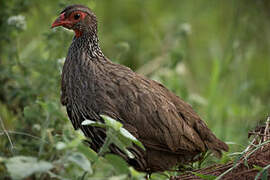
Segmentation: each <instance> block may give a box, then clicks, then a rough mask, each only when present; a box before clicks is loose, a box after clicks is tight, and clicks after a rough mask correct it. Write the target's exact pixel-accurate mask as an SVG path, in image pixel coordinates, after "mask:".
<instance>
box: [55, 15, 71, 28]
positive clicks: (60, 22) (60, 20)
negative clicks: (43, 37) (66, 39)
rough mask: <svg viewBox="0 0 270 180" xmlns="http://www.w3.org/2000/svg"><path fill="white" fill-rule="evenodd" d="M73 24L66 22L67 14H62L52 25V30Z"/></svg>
mask: <svg viewBox="0 0 270 180" xmlns="http://www.w3.org/2000/svg"><path fill="white" fill-rule="evenodd" d="M70 23H71V22H70V21H68V20H65V13H62V14H60V16H59V17H58V18H57V19H56V20H55V21H54V22H53V23H52V26H51V28H55V27H57V26H64V25H67V24H70Z"/></svg>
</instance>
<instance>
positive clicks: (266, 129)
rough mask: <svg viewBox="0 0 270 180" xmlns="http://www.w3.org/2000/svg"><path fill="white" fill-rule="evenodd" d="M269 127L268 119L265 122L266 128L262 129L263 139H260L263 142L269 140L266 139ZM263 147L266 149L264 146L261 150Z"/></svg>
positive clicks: (269, 120)
mask: <svg viewBox="0 0 270 180" xmlns="http://www.w3.org/2000/svg"><path fill="white" fill-rule="evenodd" d="M269 126H270V117H268V118H267V120H266V126H265V129H264V137H263V138H262V141H263V142H265V141H267V140H268V139H270V138H269V137H267V136H268V135H269ZM264 147H266V146H263V147H262V150H263V149H264Z"/></svg>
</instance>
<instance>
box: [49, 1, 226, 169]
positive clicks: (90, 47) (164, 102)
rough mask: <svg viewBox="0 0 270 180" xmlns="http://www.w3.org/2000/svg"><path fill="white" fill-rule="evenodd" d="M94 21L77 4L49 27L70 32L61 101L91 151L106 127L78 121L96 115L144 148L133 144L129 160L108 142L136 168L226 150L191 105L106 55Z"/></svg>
mask: <svg viewBox="0 0 270 180" xmlns="http://www.w3.org/2000/svg"><path fill="white" fill-rule="evenodd" d="M97 25H98V22H97V17H96V15H95V14H94V12H93V11H92V10H91V9H89V8H88V7H86V6H84V5H79V4H74V5H69V6H67V7H66V8H64V10H63V11H62V12H61V13H60V15H59V17H58V18H57V19H56V20H55V21H54V22H53V23H52V25H51V28H55V27H58V26H62V27H64V28H67V29H70V30H73V31H74V33H75V35H74V37H73V40H72V43H71V45H70V47H69V49H68V53H67V57H66V59H65V63H64V65H63V70H62V75H61V103H62V105H63V106H65V107H66V111H67V115H68V117H69V119H70V121H71V123H72V125H73V127H74V129H75V130H78V129H80V130H81V131H82V132H83V133H84V135H85V136H86V137H87V138H90V139H91V142H90V147H91V148H92V149H93V150H94V151H96V152H98V151H99V150H100V148H101V147H102V145H103V143H104V141H105V138H106V129H104V128H101V127H94V126H83V125H82V122H83V121H84V120H86V119H89V120H92V121H96V122H103V119H102V117H101V115H106V116H109V117H111V118H113V119H115V120H117V121H119V122H121V123H122V124H123V127H124V128H125V129H126V130H128V131H129V132H130V133H131V134H132V135H133V136H134V137H136V138H137V139H138V140H139V141H140V142H141V143H142V144H143V146H144V147H145V150H143V149H142V148H141V147H138V146H137V145H135V144H133V145H132V147H130V148H129V151H130V152H131V153H132V154H133V156H134V157H133V158H131V157H129V156H128V155H127V154H125V153H124V152H123V151H121V150H120V149H119V148H118V147H117V146H116V145H114V144H112V145H110V153H113V154H117V155H119V156H121V157H122V158H123V159H124V160H125V161H126V162H127V163H128V164H129V165H130V166H133V167H134V168H135V169H136V170H138V171H142V172H150V173H152V172H160V171H165V170H170V169H172V168H173V167H176V166H177V165H185V164H188V163H192V162H196V161H198V160H199V158H201V157H202V154H204V153H206V152H208V151H210V152H213V154H214V155H215V156H217V157H221V155H222V152H223V151H228V146H227V144H226V143H224V142H223V141H221V140H220V139H218V138H217V137H216V136H215V135H214V134H213V133H212V132H211V130H210V129H209V128H208V127H207V125H206V123H205V122H204V121H203V120H202V119H201V118H200V117H199V116H198V115H197V114H196V112H195V111H194V110H193V109H192V107H191V105H189V104H188V103H186V102H184V101H183V100H182V99H181V98H180V97H178V96H177V95H175V94H174V93H173V92H171V91H170V90H168V89H167V88H166V87H165V86H163V85H162V84H161V83H159V82H157V81H154V80H151V79H148V78H147V77H145V76H143V75H140V74H137V73H136V72H134V71H132V70H131V69H130V68H128V67H126V66H124V65H120V64H117V63H114V62H112V61H111V60H110V59H109V58H107V57H106V56H105V55H104V53H103V52H102V50H101V48H100V45H99V40H98V35H97V30H98V29H97Z"/></svg>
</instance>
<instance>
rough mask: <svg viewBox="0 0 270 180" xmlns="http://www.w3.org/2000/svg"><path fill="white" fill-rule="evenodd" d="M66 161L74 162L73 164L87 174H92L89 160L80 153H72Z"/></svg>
mask: <svg viewBox="0 0 270 180" xmlns="http://www.w3.org/2000/svg"><path fill="white" fill-rule="evenodd" d="M68 160H69V161H71V162H74V163H75V164H77V165H78V166H79V167H81V168H82V169H83V170H84V171H87V172H89V173H92V172H93V171H92V168H91V164H90V162H89V160H88V159H87V158H86V157H85V155H84V154H82V153H78V152H75V153H72V154H71V155H70V156H69V157H68Z"/></svg>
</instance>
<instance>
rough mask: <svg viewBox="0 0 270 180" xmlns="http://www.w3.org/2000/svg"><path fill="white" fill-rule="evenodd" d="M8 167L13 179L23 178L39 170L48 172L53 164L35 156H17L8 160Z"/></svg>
mask: <svg viewBox="0 0 270 180" xmlns="http://www.w3.org/2000/svg"><path fill="white" fill-rule="evenodd" d="M6 167H7V170H8V172H9V173H10V175H11V177H12V178H13V179H23V178H26V177H28V176H30V175H32V174H34V173H37V172H47V171H49V170H50V169H52V168H53V165H52V164H51V163H49V162H46V161H38V160H37V158H35V157H26V156H15V157H12V158H10V159H8V160H7V161H6Z"/></svg>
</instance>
